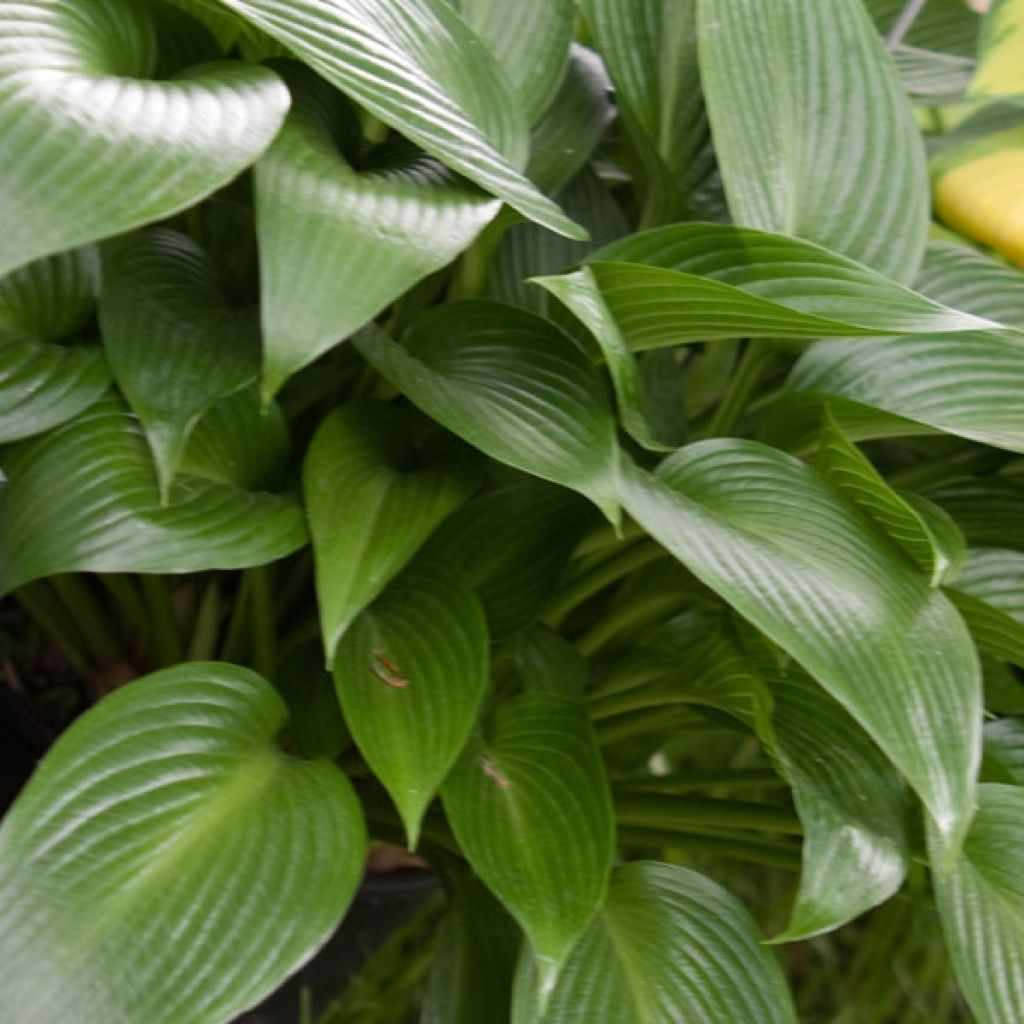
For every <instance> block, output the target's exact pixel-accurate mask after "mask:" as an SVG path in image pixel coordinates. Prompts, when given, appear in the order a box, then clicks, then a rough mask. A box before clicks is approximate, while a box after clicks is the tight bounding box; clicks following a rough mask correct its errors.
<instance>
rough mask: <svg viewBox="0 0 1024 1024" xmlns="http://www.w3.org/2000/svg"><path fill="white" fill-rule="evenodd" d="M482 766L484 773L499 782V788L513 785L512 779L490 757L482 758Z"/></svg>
mask: <svg viewBox="0 0 1024 1024" xmlns="http://www.w3.org/2000/svg"><path fill="white" fill-rule="evenodd" d="M480 767H481V768H482V769H483V773H484V775H486V776H487V777H488V778H489V779H493V780H494V781H495V782H496V783H497V784H498V788H499V789H508V788H509V787H510V786H511V785H512V780H511V779H510V778H509V777H508V776H507V775H506V774H505V773H504V772H503V771H502V770H501V769H500V768H499V767H498V766H497V765H496V764H495V763H494V762H493V761H492V760H491V759H490V758H489V757H482V758H480Z"/></svg>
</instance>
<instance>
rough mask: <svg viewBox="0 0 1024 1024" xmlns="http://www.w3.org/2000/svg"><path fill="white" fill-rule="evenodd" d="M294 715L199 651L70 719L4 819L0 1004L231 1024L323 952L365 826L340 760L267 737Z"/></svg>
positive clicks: (113, 1022) (49, 1017) (248, 676)
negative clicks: (306, 754)
mask: <svg viewBox="0 0 1024 1024" xmlns="http://www.w3.org/2000/svg"><path fill="white" fill-rule="evenodd" d="M285 717H286V711H285V707H284V704H283V703H282V701H281V699H280V698H279V697H278V696H277V694H276V693H275V692H274V690H273V689H272V688H271V687H270V685H269V684H268V683H266V682H265V681H264V680H263V679H261V678H260V677H259V676H257V675H254V674H253V673H252V672H249V671H248V670H246V669H242V668H238V667H235V666H232V665H222V664H216V663H206V662H197V663H193V664H190V665H183V666H180V667H177V668H173V669H168V670H167V671H164V672H159V673H157V674H155V675H152V676H148V677H146V678H145V679H143V680H140V681H139V682H136V683H133V684H131V685H129V686H126V687H124V688H123V689H121V690H119V691H118V692H116V693H114V694H112V695H110V696H109V697H107V698H105V699H104V700H103V701H102V702H101V703H100V704H99V705H98V706H97V707H95V708H94V709H92V710H90V711H89V712H87V713H86V714H85V715H84V716H83V717H82V718H80V719H79V720H78V721H77V722H75V724H74V725H72V726H71V728H70V729H69V730H68V731H67V733H66V734H65V735H64V736H62V737H61V739H60V740H59V741H58V742H57V745H56V746H55V747H54V748H53V750H52V751H51V752H50V753H49V754H48V755H47V757H46V758H45V760H44V761H43V763H42V765H41V766H40V768H39V769H38V771H37V772H36V774H35V776H34V777H33V778H32V781H31V782H30V784H29V785H28V787H27V788H26V790H25V791H24V793H23V794H22V795H21V797H20V798H19V800H18V802H17V804H16V806H15V807H14V809H13V810H12V811H11V812H10V814H9V815H8V817H7V818H6V820H5V821H4V824H3V828H2V829H0V893H2V894H3V899H2V901H0V906H2V909H0V922H2V928H0V949H2V951H3V955H2V957H0V1016H2V1017H3V1018H4V1019H7V1020H26V1021H28V1020H33V1021H40V1022H42V1021H58V1020H68V1021H70V1020H80V1021H109V1022H110V1024H136V1022H138V1021H147V1022H150V1024H227V1022H228V1021H232V1020H234V1019H235V1018H236V1017H237V1015H238V1014H239V1013H241V1012H242V1011H243V1010H245V1009H247V1008H248V1007H250V1006H252V1005H253V1004H254V1003H257V1002H258V1001H259V1000H260V999H261V998H263V997H264V996H265V995H267V994H268V993H270V992H271V991H273V990H274V989H275V988H276V987H277V986H278V985H279V984H280V983H281V982H282V981H283V980H284V978H285V977H287V976H288V975H289V974H290V973H291V972H292V971H294V970H295V969H296V968H297V967H299V966H300V965H301V964H302V963H303V962H304V961H305V960H307V959H308V958H309V957H310V956H311V955H312V954H313V953H314V952H315V951H316V949H317V948H318V947H319V946H320V945H321V944H322V943H323V942H324V941H325V940H326V939H327V937H328V936H329V935H330V933H331V931H332V930H333V929H334V927H335V925H336V924H337V922H338V920H339V919H340V918H341V915H342V914H343V913H344V911H345V908H346V907H347V906H348V904H349V902H350V900H351V898H352V895H353V894H354V892H355V888H356V886H357V884H358V883H359V879H360V877H361V874H362V867H363V861H364V858H365V850H366V833H365V828H364V825H363V821H362V814H361V812H360V809H359V804H358V802H357V800H356V797H355V794H354V793H353V791H352V788H351V786H350V785H349V784H348V782H347V780H346V779H345V777H344V776H343V775H342V774H341V773H340V772H339V771H338V769H337V768H335V767H334V766H333V765H331V764H328V763H327V762H325V761H298V760H294V759H292V758H289V757H286V756H285V755H284V754H283V753H282V752H281V751H280V750H279V749H278V748H277V747H276V745H275V743H274V737H275V735H276V734H277V732H278V731H279V730H280V728H281V726H282V725H283V724H284V721H285Z"/></svg>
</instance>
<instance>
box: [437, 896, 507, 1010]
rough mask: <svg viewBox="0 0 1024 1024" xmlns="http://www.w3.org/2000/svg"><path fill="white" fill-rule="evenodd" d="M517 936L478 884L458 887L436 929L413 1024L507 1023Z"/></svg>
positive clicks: (499, 908) (491, 899) (496, 905)
mask: <svg viewBox="0 0 1024 1024" xmlns="http://www.w3.org/2000/svg"><path fill="white" fill-rule="evenodd" d="M519 940H520V933H519V929H518V928H517V927H516V925H515V922H514V921H512V919H511V918H510V917H509V916H508V914H506V913H505V911H504V910H502V908H501V905H500V904H498V903H497V902H496V901H495V900H494V897H493V896H491V894H490V893H489V892H488V891H487V890H486V889H485V888H484V886H483V885H482V884H481V883H480V881H479V880H478V879H477V878H475V877H473V876H469V877H467V878H466V879H465V880H462V881H460V882H459V884H458V886H457V888H456V890H455V894H454V897H453V898H452V901H451V904H450V906H449V910H448V915H447V917H445V920H444V924H443V925H442V926H441V934H440V937H439V939H438V950H437V959H436V960H435V961H434V968H433V970H432V971H431V972H430V980H429V981H428V983H427V994H426V997H425V999H424V1004H423V1014H422V1016H421V1017H420V1021H419V1024H481V1022H482V1021H500V1020H507V1019H508V1012H509V1002H510V1000H511V994H512V978H513V975H514V973H515V966H516V956H517V954H518V952H519Z"/></svg>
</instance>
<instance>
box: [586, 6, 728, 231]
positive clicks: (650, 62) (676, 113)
mask: <svg viewBox="0 0 1024 1024" xmlns="http://www.w3.org/2000/svg"><path fill="white" fill-rule="evenodd" d="M583 9H584V13H585V15H586V18H587V24H588V26H589V27H590V31H591V33H592V34H593V37H594V41H595V43H596V45H597V49H598V50H599V51H600V53H601V55H602V57H604V60H605V63H606V64H607V65H608V71H609V73H610V74H611V77H612V80H613V81H614V83H615V98H616V102H617V103H618V106H619V110H620V113H621V115H622V119H623V121H624V123H625V125H626V129H627V131H628V132H629V135H630V137H631V138H632V140H633V144H634V146H635V147H636V150H637V155H638V156H639V158H640V163H641V167H642V170H643V178H644V185H645V191H646V195H645V196H644V208H643V213H642V216H641V226H642V227H650V226H653V225H655V224H663V223H668V222H670V221H675V220H679V219H680V215H681V214H682V213H684V212H685V211H686V209H687V207H688V204H689V200H690V194H691V193H692V191H693V190H694V188H696V186H697V185H699V184H700V183H701V182H702V181H703V180H704V179H705V178H706V177H707V175H708V174H709V173H710V171H711V170H712V168H713V166H714V156H713V154H712V152H711V146H710V138H709V129H708V121H707V115H706V113H705V110H704V99H703V96H702V95H701V88H700V78H699V75H698V71H697V26H696V20H697V5H696V2H695V0H655V2H651V3H646V4H643V5H641V6H640V7H639V8H638V7H637V5H636V4H634V3H632V2H631V0H586V2H585V3H584V6H583Z"/></svg>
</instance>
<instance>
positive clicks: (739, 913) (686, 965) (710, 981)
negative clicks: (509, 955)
mask: <svg viewBox="0 0 1024 1024" xmlns="http://www.w3.org/2000/svg"><path fill="white" fill-rule="evenodd" d="M536 988H537V985H536V978H535V972H534V970H533V968H532V965H531V963H530V962H529V961H528V960H525V959H524V960H523V961H522V962H521V965H520V970H519V975H518V977H517V979H516V990H515V1005H514V1011H513V1015H512V1020H513V1024H576V1022H578V1021H599V1020H602V1021H604V1020H606V1021H615V1022H616V1024H662V1022H667V1021H680V1022H682V1021H687V1022H689V1021H694V1022H697V1021H701V1022H703V1021H708V1022H710V1021H714V1022H715V1024H749V1022H753V1021H757V1022H758V1024H795V1022H796V1014H795V1012H794V1010H793V1004H792V999H791V997H790V994H789V991H788V990H787V988H786V982H785V979H784V977H783V974H782V971H781V970H780V969H779V965H778V964H777V963H776V962H775V960H774V959H773V957H772V955H771V953H770V952H769V951H768V950H766V949H765V948H764V946H763V945H761V940H760V936H759V934H758V931H757V925H755V924H754V921H753V920H752V919H751V917H750V915H749V914H748V913H747V912H746V910H744V909H743V907H742V906H741V905H740V904H739V902H738V901H737V900H736V899H735V897H733V896H732V895H731V894H729V893H728V892H726V890H725V889H723V888H722V887H721V886H719V885H717V884H716V883H715V882H712V881H711V880H710V879H709V878H705V877H704V876H703V875H699V874H697V873H696V872H695V871H688V870H686V869H685V868H680V867H675V866H673V865H669V864H657V863H654V862H649V861H648V862H644V861H639V862H636V863H633V864H624V865H622V866H621V867H618V868H616V869H615V872H614V874H613V875H612V881H611V885H610V887H609V890H608V898H607V899H606V901H605V904H604V906H603V908H602V909H601V913H600V915H599V916H598V917H597V919H596V920H595V921H594V923H593V924H592V925H591V926H590V928H589V930H588V931H587V933H586V934H585V935H584V937H583V939H582V940H581V942H580V943H579V945H578V946H577V947H576V949H575V951H574V952H573V953H572V955H571V956H570V957H569V960H568V962H567V963H566V965H565V967H564V968H563V970H562V974H561V977H560V979H559V981H558V985H557V986H556V988H555V990H554V992H553V994H552V995H551V998H550V1002H549V1005H548V1008H547V1012H542V1011H541V1009H540V1007H539V1006H538V1004H537V1001H536V998H535V997H534V996H533V993H534V991H535V990H536Z"/></svg>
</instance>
